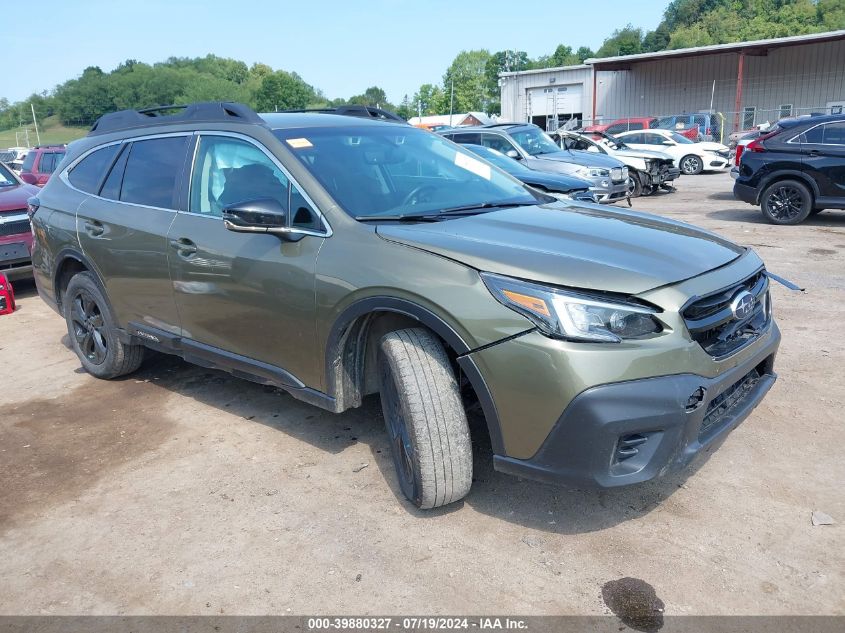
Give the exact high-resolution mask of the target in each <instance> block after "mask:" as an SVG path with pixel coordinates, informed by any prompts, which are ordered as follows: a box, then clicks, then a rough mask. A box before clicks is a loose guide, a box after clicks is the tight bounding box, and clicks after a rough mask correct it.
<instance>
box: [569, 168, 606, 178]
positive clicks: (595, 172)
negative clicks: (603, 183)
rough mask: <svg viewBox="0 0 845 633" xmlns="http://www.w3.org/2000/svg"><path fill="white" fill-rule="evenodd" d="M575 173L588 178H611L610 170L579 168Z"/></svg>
mask: <svg viewBox="0 0 845 633" xmlns="http://www.w3.org/2000/svg"><path fill="white" fill-rule="evenodd" d="M575 173H576V174H578V175H579V176H584V177H586V178H607V177H608V176H610V170H609V169H601V168H600V167H579V168H578V169H576V170H575Z"/></svg>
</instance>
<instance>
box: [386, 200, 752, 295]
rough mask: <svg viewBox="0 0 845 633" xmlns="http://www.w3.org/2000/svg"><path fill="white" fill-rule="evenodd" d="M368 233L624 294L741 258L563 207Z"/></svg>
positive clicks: (486, 265) (700, 240) (640, 216)
mask: <svg viewBox="0 0 845 633" xmlns="http://www.w3.org/2000/svg"><path fill="white" fill-rule="evenodd" d="M376 231H377V233H378V234H379V235H380V236H381V237H382V238H384V239H387V240H391V241H394V242H399V243H401V244H406V245H408V246H413V247H416V248H420V249H423V250H426V251H429V252H431V253H435V254H437V255H442V256H444V257H448V258H450V259H453V260H456V261H459V262H462V263H464V264H466V265H468V266H472V267H473V268H476V269H478V270H483V271H487V272H494V273H500V274H503V275H511V276H513V277H519V278H521V279H527V280H531V281H538V282H545V283H549V284H554V285H558V286H567V287H571V288H582V289H590V290H603V291H607V292H618V293H624V294H639V293H642V292H645V291H647V290H651V289H652V288H657V287H659V286H664V285H666V284H671V283H676V282H679V281H682V280H684V279H689V278H691V277H695V276H697V275H700V274H702V273H704V272H707V271H709V270H712V269H714V268H718V267H719V266H723V265H725V264H727V263H728V262H730V261H733V260H734V259H736V258H737V257H739V256H740V255H741V254H742V253H744V252H745V249H744V248H742V247H741V246H738V245H736V244H734V243H732V242H729V241H727V240H724V239H722V238H721V237H719V236H717V235H715V234H713V233H708V232H707V231H704V230H701V229H698V228H695V227H693V226H690V225H688V224H683V223H680V222H674V221H671V220H666V219H664V218H660V217H657V216H653V215H648V214H644V213H637V212H635V211H623V210H621V209H613V210H609V209H608V210H605V209H603V208H602V209H597V208H594V207H587V206H583V207H582V206H578V205H577V204H571V205H570V204H565V203H554V204H548V205H540V206H529V207H519V208H514V209H503V210H501V211H492V212H489V213H482V214H479V215H474V216H469V217H464V218H456V219H452V220H443V221H440V222H434V223H420V224H382V225H379V226H378V227H377V228H376Z"/></svg>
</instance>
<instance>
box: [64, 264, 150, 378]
mask: <svg viewBox="0 0 845 633" xmlns="http://www.w3.org/2000/svg"><path fill="white" fill-rule="evenodd" d="M62 307H63V308H64V313H65V321H66V322H67V331H68V335H69V336H70V343H71V346H72V347H73V351H74V352H76V355H77V356H78V357H79V361H80V362H81V363H82V367H84V368H85V371H87V372H88V373H89V374H91V375H93V376H96V377H97V378H104V379H109V378H117V377H118V376H123V375H124V374H129V373H132V372H133V371H135V370H136V369H138V367H140V365H141V362H142V361H143V360H144V347H143V346H142V345H126V344H125V343H122V342H121V341H120V339H119V338H118V335H117V326H116V325H115V319H114V316H113V315H112V313H111V308H110V307H109V304H108V301H106V297H105V295H104V294H103V291H102V290H101V289H100V286H99V284H98V283H97V281H96V279H95V278H94V276H93V275H92V274H91V273H88V272H85V273H79V274H77V275H75V276H74V277H73V278H72V279H71V280H70V283H68V286H67V290H66V291H65V293H64V296H63V297H62Z"/></svg>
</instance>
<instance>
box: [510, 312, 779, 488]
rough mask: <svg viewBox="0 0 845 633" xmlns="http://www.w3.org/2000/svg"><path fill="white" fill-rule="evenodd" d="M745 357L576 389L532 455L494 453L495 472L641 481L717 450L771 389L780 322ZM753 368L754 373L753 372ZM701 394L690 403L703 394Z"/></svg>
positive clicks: (587, 482)
mask: <svg viewBox="0 0 845 633" xmlns="http://www.w3.org/2000/svg"><path fill="white" fill-rule="evenodd" d="M772 328H774V329H775V331H774V332H773V335H772V336H770V337H769V339H768V341H767V342H766V344H765V345H763V346H761V347H760V348H759V349H758V350H757V351H756V353H755V354H754V355H753V356H752V357H751V358H749V359H748V360H746V361H745V362H744V363H742V364H740V365H737V366H736V367H734V368H732V369H731V370H729V371H726V372H724V373H722V374H720V375H719V376H717V377H715V378H705V377H702V376H697V375H695V374H678V375H673V376H660V377H655V378H644V379H640V380H631V381H627V382H620V383H614V384H608V385H601V386H597V387H593V388H591V389H588V390H586V391H584V392H582V393H581V394H580V395H578V396H577V397H576V398H575V399H574V400H572V402H571V403H570V404H569V406H568V407H567V408H566V410H565V411H564V412H563V414H562V415H561V416H560V418H559V419H558V421H557V423H556V424H555V425H554V427H553V428H552V431H551V433H549V435H548V437H547V438H546V440H545V442H543V445H542V446H541V447H540V449H539V450H538V451H537V453H536V454H535V455H534V456H533V457H531V458H529V459H516V458H513V457H507V456H504V455H495V456H494V466H495V468H496V470H499V471H501V472H505V473H509V474H512V475H516V476H519V477H525V478H528V479H536V480H539V481H545V482H548V483H555V484H564V485H570V486H577V487H582V488H583V487H590V488H595V487H599V488H611V487H617V486H624V485H629V484H635V483H641V482H644V481H648V480H650V479H654V478H656V477H660V476H663V475H665V474H667V473H670V472H674V471H677V470H680V469H682V468H683V467H684V466H686V465H688V464H689V463H690V462H691V461H692V460H693V459H694V458H695V457H696V456H697V455H699V454H701V453H706V452H710V451H712V450H714V449H715V448H717V447H718V446H719V445H720V444H721V443H722V441H723V440H724V439H725V437H726V436H727V435H728V433H730V431H731V430H733V429H734V428H736V426H738V425H739V424H740V423H741V422H742V421H743V420H745V418H747V417H748V415H749V414H750V413H751V412H752V411H753V410H754V408H755V407H756V406H757V405H758V404H759V403H760V401H761V400H762V399H763V397H764V396H765V395H766V393H768V391H769V389H771V387H772V385H773V384H774V382H775V379H776V374H775V373H774V371H773V367H774V358H775V354H776V352H777V348H778V345H779V343H780V334H779V332H777V329H776V328H777V326H776V325H774V324H772ZM754 372H757V373H756V374H755V373H754ZM699 390H703V396H702V397H701V399H700V400H697V401H695V402H694V403H693V404H691V399H692V400H693V401H694V400H696V397H697V396H698V395H699V394H701V393H702V391H699Z"/></svg>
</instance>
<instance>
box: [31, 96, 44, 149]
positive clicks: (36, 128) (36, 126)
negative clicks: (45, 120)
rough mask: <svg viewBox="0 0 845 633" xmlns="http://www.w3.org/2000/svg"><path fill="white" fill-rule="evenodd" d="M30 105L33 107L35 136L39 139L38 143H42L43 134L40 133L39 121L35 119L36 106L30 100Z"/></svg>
mask: <svg viewBox="0 0 845 633" xmlns="http://www.w3.org/2000/svg"><path fill="white" fill-rule="evenodd" d="M29 107H30V108H31V109H32V122H33V123H34V124H35V137H36V139H38V144H39V145H41V135H40V134H39V133H38V121H36V120H35V106H34V105H33V104H32V102H31V101H30V102H29Z"/></svg>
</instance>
